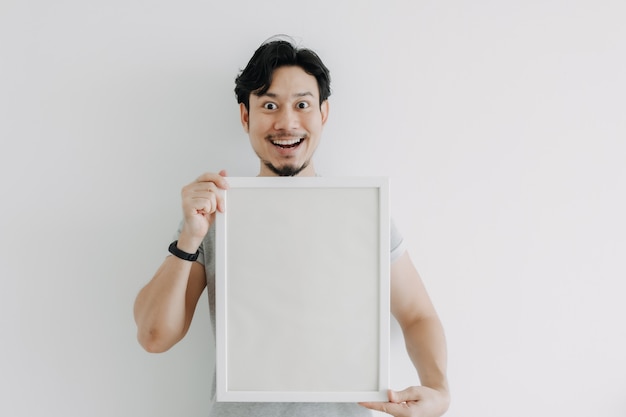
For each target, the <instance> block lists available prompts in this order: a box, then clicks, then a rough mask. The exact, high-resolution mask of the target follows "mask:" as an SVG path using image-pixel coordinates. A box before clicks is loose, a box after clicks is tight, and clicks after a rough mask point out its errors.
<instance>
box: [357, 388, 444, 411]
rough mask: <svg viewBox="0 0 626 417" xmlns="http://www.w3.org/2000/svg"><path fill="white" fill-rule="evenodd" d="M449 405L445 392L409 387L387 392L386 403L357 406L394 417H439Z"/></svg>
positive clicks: (369, 403)
mask: <svg viewBox="0 0 626 417" xmlns="http://www.w3.org/2000/svg"><path fill="white" fill-rule="evenodd" d="M449 403H450V400H449V395H448V393H447V391H443V390H442V391H438V390H436V389H433V388H429V387H423V386H420V387H409V388H407V389H405V390H404V391H391V390H389V402H387V403H379V402H368V403H359V404H360V405H362V406H363V407H366V408H369V409H371V410H377V411H382V412H384V413H387V414H391V415H392V416H395V417H440V416H442V415H443V413H445V412H446V411H447V410H448V405H449Z"/></svg>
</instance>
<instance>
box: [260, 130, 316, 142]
mask: <svg viewBox="0 0 626 417" xmlns="http://www.w3.org/2000/svg"><path fill="white" fill-rule="evenodd" d="M308 136H309V135H308V134H307V133H306V132H279V133H270V134H268V135H266V136H265V139H267V140H276V139H300V138H303V139H306V138H307V137H308Z"/></svg>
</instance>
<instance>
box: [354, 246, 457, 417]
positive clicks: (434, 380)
mask: <svg viewBox="0 0 626 417" xmlns="http://www.w3.org/2000/svg"><path fill="white" fill-rule="evenodd" d="M391 312H392V314H393V315H394V317H395V318H396V320H397V321H398V323H399V324H400V327H401V328H402V333H403V334H404V340H405V344H406V348H407V352H408V354H409V357H410V358H411V361H412V362H413V365H414V366H415V369H416V370H417V372H418V374H419V378H420V382H421V384H422V385H421V386H414V387H409V388H407V389H405V390H404V391H399V392H395V391H390V392H389V401H390V402H389V403H363V404H362V405H364V406H365V407H368V408H371V409H374V410H378V411H383V412H386V413H388V414H391V415H394V416H398V417H400V416H402V417H409V416H420V417H422V416H423V417H439V416H441V415H443V414H444V413H445V412H446V411H447V409H448V405H449V403H450V395H449V391H448V381H447V377H446V368H447V349H446V340H445V336H444V332H443V327H442V325H441V322H440V320H439V317H438V316H437V312H436V311H435V308H434V306H433V304H432V302H431V300H430V297H429V296H428V293H427V292H426V288H425V287H424V284H423V283H422V280H421V278H420V276H419V274H418V272H417V270H416V269H415V267H414V266H413V262H412V261H411V258H410V257H409V255H408V253H406V252H405V253H404V254H403V255H402V256H401V257H400V258H399V259H398V260H396V261H395V262H394V263H393V264H392V265H391Z"/></svg>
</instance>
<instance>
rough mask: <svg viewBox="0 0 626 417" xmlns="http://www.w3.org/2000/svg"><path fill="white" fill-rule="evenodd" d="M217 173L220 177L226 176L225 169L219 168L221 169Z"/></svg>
mask: <svg viewBox="0 0 626 417" xmlns="http://www.w3.org/2000/svg"><path fill="white" fill-rule="evenodd" d="M219 174H220V175H221V176H222V177H226V176H228V175H227V174H226V170H225V169H223V170H221V171H220V172H219Z"/></svg>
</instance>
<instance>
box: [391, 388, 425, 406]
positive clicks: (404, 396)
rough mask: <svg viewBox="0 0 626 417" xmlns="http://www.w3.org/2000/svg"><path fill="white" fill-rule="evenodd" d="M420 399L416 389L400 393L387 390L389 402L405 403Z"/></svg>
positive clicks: (408, 389)
mask: <svg viewBox="0 0 626 417" xmlns="http://www.w3.org/2000/svg"><path fill="white" fill-rule="evenodd" d="M420 398H421V395H420V392H419V388H418V387H409V388H407V389H405V390H402V391H392V390H389V402H392V403H403V402H406V401H417V400H419V399H420Z"/></svg>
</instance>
